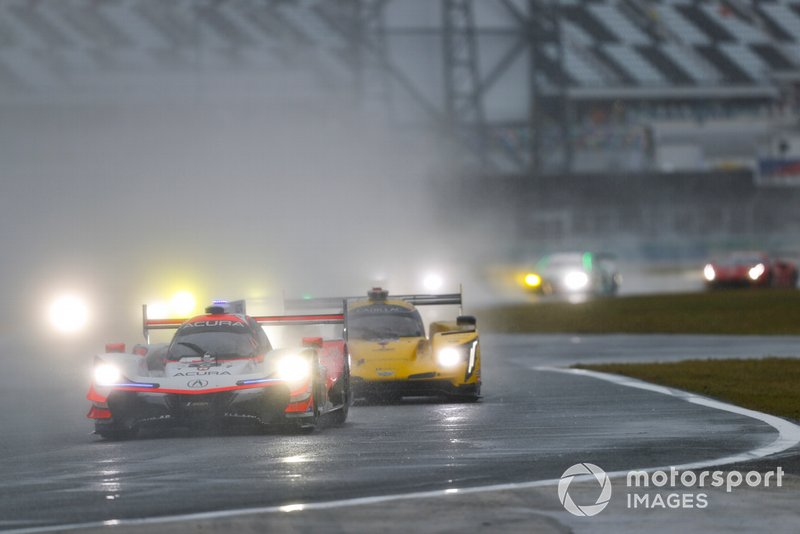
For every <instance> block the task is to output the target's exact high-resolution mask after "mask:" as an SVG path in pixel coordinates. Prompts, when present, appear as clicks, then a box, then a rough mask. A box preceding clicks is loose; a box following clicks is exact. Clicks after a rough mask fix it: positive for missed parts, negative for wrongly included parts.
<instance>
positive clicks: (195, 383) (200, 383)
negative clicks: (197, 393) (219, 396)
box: [186, 378, 208, 389]
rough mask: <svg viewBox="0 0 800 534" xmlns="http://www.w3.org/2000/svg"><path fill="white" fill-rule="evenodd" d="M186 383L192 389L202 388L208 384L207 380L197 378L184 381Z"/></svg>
mask: <svg viewBox="0 0 800 534" xmlns="http://www.w3.org/2000/svg"><path fill="white" fill-rule="evenodd" d="M186 385H187V386H188V387H190V388H192V389H202V388H204V387H206V386H208V380H202V379H199V378H198V379H197V380H189V381H188V382H186Z"/></svg>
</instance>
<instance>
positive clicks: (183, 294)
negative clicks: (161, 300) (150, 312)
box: [169, 291, 196, 317]
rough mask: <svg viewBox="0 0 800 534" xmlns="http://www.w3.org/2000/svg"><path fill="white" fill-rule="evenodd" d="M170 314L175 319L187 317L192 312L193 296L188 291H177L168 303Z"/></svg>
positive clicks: (194, 303)
mask: <svg viewBox="0 0 800 534" xmlns="http://www.w3.org/2000/svg"><path fill="white" fill-rule="evenodd" d="M169 304H170V308H171V309H172V313H173V314H175V315H176V316H177V317H188V316H189V315H191V314H192V312H194V308H195V305H196V302H195V299H194V295H192V294H191V293H190V292H188V291H178V292H177V293H175V294H174V295H172V298H171V299H170V301H169Z"/></svg>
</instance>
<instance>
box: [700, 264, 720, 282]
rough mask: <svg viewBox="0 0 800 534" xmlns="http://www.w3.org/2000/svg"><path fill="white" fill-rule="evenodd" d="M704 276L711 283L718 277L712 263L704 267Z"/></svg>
mask: <svg viewBox="0 0 800 534" xmlns="http://www.w3.org/2000/svg"><path fill="white" fill-rule="evenodd" d="M703 276H704V277H705V279H706V280H707V281H709V282H713V281H714V279H715V278H716V277H717V273H716V271H714V266H713V265H711V264H710V263H709V264H708V265H706V266H705V267H703Z"/></svg>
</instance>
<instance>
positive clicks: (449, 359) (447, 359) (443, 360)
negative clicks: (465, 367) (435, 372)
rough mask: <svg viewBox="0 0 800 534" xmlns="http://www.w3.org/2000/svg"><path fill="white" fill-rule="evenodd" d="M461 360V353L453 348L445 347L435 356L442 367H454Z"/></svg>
mask: <svg viewBox="0 0 800 534" xmlns="http://www.w3.org/2000/svg"><path fill="white" fill-rule="evenodd" d="M462 359H463V358H462V357H461V352H459V350H458V349H455V348H453V347H445V348H443V349H442V350H440V351H439V352H438V353H437V354H436V360H437V361H438V362H439V365H441V366H442V367H455V366H456V365H458V364H459V363H461V360H462Z"/></svg>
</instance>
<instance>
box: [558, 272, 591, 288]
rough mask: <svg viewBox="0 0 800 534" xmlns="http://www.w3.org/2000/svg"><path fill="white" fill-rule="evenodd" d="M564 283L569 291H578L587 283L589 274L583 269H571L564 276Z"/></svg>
mask: <svg viewBox="0 0 800 534" xmlns="http://www.w3.org/2000/svg"><path fill="white" fill-rule="evenodd" d="M564 285H565V286H566V287H567V289H569V290H570V291H580V290H581V289H584V288H585V287H586V286H587V285H589V275H588V274H586V273H585V272H583V271H571V272H568V273H567V274H566V275H565V276H564Z"/></svg>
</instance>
